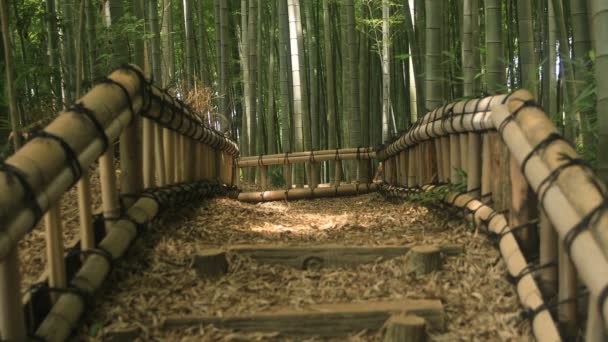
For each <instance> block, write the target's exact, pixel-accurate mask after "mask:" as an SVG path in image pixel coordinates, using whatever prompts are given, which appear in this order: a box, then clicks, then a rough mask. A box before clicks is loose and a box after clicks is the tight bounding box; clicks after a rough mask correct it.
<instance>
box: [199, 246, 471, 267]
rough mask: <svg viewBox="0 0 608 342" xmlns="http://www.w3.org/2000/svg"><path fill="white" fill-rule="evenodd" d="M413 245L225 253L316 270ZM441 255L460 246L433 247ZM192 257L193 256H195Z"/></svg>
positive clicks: (379, 258)
mask: <svg viewBox="0 0 608 342" xmlns="http://www.w3.org/2000/svg"><path fill="white" fill-rule="evenodd" d="M413 246H414V245H407V246H343V245H310V246H284V245H233V246H227V247H225V248H224V250H226V251H230V252H233V253H238V254H241V255H246V256H248V257H250V258H252V259H254V260H256V261H258V262H261V263H271V264H284V265H289V266H292V267H294V268H298V269H309V268H319V267H352V266H357V265H360V264H366V263H373V262H378V261H385V260H389V259H392V258H395V257H398V256H402V255H405V254H406V253H407V252H408V251H409V250H410V249H411V248H412V247H413ZM437 247H438V248H439V250H440V251H441V252H442V253H443V254H444V255H450V256H451V255H458V254H460V253H462V252H463V251H464V248H463V247H462V245H457V244H443V245H439V246H437ZM195 258H196V257H195Z"/></svg>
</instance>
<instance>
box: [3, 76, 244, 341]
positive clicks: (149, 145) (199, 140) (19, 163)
mask: <svg viewBox="0 0 608 342" xmlns="http://www.w3.org/2000/svg"><path fill="white" fill-rule="evenodd" d="M142 121H143V122H142ZM165 133H166V134H165ZM140 137H141V138H140ZM165 138H167V139H165ZM116 142H119V148H120V173H118V172H117V169H116V163H115V160H114V157H115V143H116ZM142 151H143V155H142ZM175 152H177V153H175ZM238 153H239V152H238V148H237V146H236V144H235V143H234V142H232V141H231V140H229V139H228V138H227V137H226V136H224V135H223V134H221V133H220V132H217V131H216V130H214V129H212V128H210V127H209V126H207V125H206V124H205V123H204V122H203V121H202V120H201V119H200V116H199V115H197V114H196V113H194V112H193V111H192V110H191V109H190V108H188V107H187V106H186V105H185V104H183V103H182V102H181V101H179V100H177V99H176V98H174V97H172V96H171V95H169V94H168V93H166V92H165V91H163V90H161V89H160V88H158V87H156V86H154V85H153V84H151V83H150V82H149V81H148V80H147V79H146V78H145V77H144V75H143V74H142V72H141V71H140V70H139V69H138V68H137V67H135V66H130V65H126V66H123V67H121V68H119V69H117V70H116V71H114V72H112V73H111V74H110V76H109V77H107V78H106V79H103V80H102V81H101V82H100V83H99V84H97V85H96V86H94V87H93V88H92V89H91V90H90V91H89V92H88V93H87V94H85V95H84V96H83V97H82V98H80V99H79V100H78V101H77V102H76V104H75V105H74V106H72V107H71V108H69V109H68V110H66V111H64V112H63V113H61V115H59V116H58V117H57V118H56V119H54V120H53V121H52V122H51V123H50V124H49V125H48V126H46V127H45V128H44V129H43V130H41V131H39V132H36V133H33V134H32V135H31V139H30V141H29V142H28V143H27V144H25V145H24V146H23V147H22V148H21V149H20V150H19V151H17V152H16V153H15V154H13V155H12V156H10V157H9V158H8V159H6V160H5V161H0V226H1V227H2V228H3V229H2V230H0V338H1V339H3V340H10V341H13V340H15V341H21V340H25V339H26V338H27V337H26V336H27V332H26V326H25V324H24V320H23V317H24V315H23V308H22V303H21V283H20V282H21V280H20V271H19V258H18V255H17V250H16V246H17V243H18V242H19V240H20V239H21V238H23V236H24V235H25V234H27V233H28V232H29V231H30V230H31V229H33V227H34V226H35V225H36V223H37V222H38V221H39V220H40V218H42V216H45V225H46V229H47V234H46V236H47V259H48V260H47V265H48V266H47V270H46V271H45V272H46V273H47V274H48V275H49V277H48V284H47V285H48V286H49V287H51V288H58V289H60V290H61V289H64V290H65V289H66V288H67V291H68V292H69V291H72V290H74V289H73V288H72V287H73V286H77V285H74V284H77V283H78V282H77V280H75V279H76V278H75V279H73V280H72V281H71V282H70V281H69V279H67V275H66V272H65V261H64V258H63V257H64V255H63V254H64V253H63V251H64V242H63V241H62V234H61V230H62V226H63V220H62V218H61V211H60V209H59V208H60V207H59V201H60V199H61V197H62V196H63V194H64V193H65V192H66V191H67V190H68V189H69V188H70V187H72V186H73V185H74V184H75V183H76V182H78V189H79V199H78V203H79V210H80V222H81V224H82V226H81V247H82V252H87V253H88V254H87V257H86V262H85V266H83V269H87V267H88V268H89V271H90V266H87V265H88V264H87V263H88V262H89V260H95V259H99V257H100V256H99V254H101V255H102V257H103V254H106V255H107V253H106V252H107V250H105V249H104V248H105V247H108V246H102V245H100V246H95V238H94V232H93V225H92V218H91V208H90V206H91V200H90V198H91V187H90V185H89V183H88V181H89V180H88V171H89V167H90V166H91V165H92V164H93V163H94V162H95V161H96V160H99V174H100V179H101V197H102V208H103V219H104V226H105V234H106V238H108V237H111V238H112V239H113V238H114V237H115V236H118V235H120V234H123V235H124V234H125V233H128V229H127V231H125V232H122V233H118V231H120V229H116V228H117V227H121V226H124V225H125V223H124V222H123V221H124V219H125V218H127V220H128V217H125V216H124V213H127V212H128V211H127V210H136V211H138V212H134V213H133V215H141V210H143V209H141V210H140V209H138V207H137V206H135V207H131V205H132V204H133V203H135V200H136V199H137V198H138V196H140V195H141V194H142V191H143V190H144V189H146V188H148V189H150V188H154V187H157V186H169V185H171V184H178V183H192V182H195V181H206V182H219V183H220V184H226V185H227V186H231V185H232V184H233V182H234V175H235V170H236V158H237V157H238ZM165 156H167V158H165ZM169 157H170V158H169ZM168 170H171V171H174V172H165V171H168ZM83 176H84V177H83ZM169 176H171V178H170V177H169ZM119 185H120V186H119ZM186 190H192V193H191V194H189V195H188V194H186V195H182V197H183V196H185V197H186V198H189V199H191V200H194V199H196V198H197V197H196V194H197V192H196V191H195V189H190V188H188V189H186ZM160 193H161V194H162V193H163V191H160ZM151 194H155V193H149V192H146V193H145V196H151ZM177 199H179V197H178V198H177ZM167 200H169V201H174V200H176V198H175V194H173V193H172V195H171V196H168V197H167V198H166V199H158V198H156V197H154V201H156V202H158V203H166V201H167ZM140 201H141V199H140ZM145 202H146V201H145V199H144V203H140V204H141V205H143V206H144V207H145V208H148V209H150V207H149V206H150V204H149V203H148V204H145ZM148 202H150V200H149V199H148ZM138 203H139V202H138ZM136 204H137V203H136ZM133 208H135V209H133ZM148 209H146V210H148ZM150 210H152V209H150ZM154 210H157V209H154ZM129 212H130V211H129ZM121 222H123V223H121ZM121 238H122V239H123V240H121V241H119V242H117V243H118V245H121V244H124V242H125V241H128V239H126V237H125V236H122V237H121ZM104 241H106V240H104ZM125 246H126V245H125ZM100 248H101V249H100ZM108 248H110V249H111V248H113V247H108ZM90 251H95V253H93V254H95V255H89V254H90ZM119 254H120V253H119ZM119 254H116V253H112V255H113V256H118V255H119ZM97 263H99V262H97ZM98 266H99V267H101V266H100V265H97V266H96V267H98ZM103 269H104V268H103V267H102V268H101V269H100V270H103ZM89 271H87V272H89ZM100 272H101V271H100ZM101 273H103V272H101ZM101 273H98V274H96V275H94V277H99V274H101ZM78 277H79V276H78V275H77V278H78ZM92 279H95V281H98V280H99V279H101V278H92ZM92 284H96V283H95V282H93V283H92ZM87 286H88V285H87ZM85 290H86V291H88V292H87V293H89V292H91V293H92V288H87V287H85ZM89 290H91V291H89ZM74 291H76V292H78V291H79V290H78V289H76V290H74ZM62 298H64V296H63V295H61V296H59V295H57V293H54V294H53V298H52V300H53V301H54V302H55V301H57V302H59V301H62ZM69 303H72V302H69ZM70 305H71V304H70ZM68 306H69V305H68ZM81 309H82V308H81V307H78V306H77V307H76V309H74V310H75V311H74V312H80V311H81ZM70 310H71V309H70ZM68 316H69V315H68ZM69 317H70V318H69V319H70V320H71V321H70V322H75V320H72V318H73V317H75V316H69ZM50 319H56V318H50ZM57 324H58V325H61V324H63V323H56V324H53V329H56V325H57ZM30 328H32V327H30ZM69 328H70V329H71V328H72V327H71V324H70V327H69ZM58 329H60V330H61V329H62V328H58ZM66 329H67V328H66ZM64 330H65V329H64ZM66 334H67V333H65V332H64V331H60V332H48V331H46V332H44V335H48V336H51V337H52V338H50V340H55V339H54V336H62V337H63V336H67V335H66ZM57 340H61V338H59V339H57Z"/></svg>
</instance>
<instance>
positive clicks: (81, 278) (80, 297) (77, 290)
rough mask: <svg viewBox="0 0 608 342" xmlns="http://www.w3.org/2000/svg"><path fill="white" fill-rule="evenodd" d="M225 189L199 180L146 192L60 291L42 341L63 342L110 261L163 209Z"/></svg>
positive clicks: (40, 332)
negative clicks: (66, 288) (65, 289)
mask: <svg viewBox="0 0 608 342" xmlns="http://www.w3.org/2000/svg"><path fill="white" fill-rule="evenodd" d="M226 191H227V188H226V187H225V186H222V185H220V184H219V183H218V182H209V181H199V182H195V183H185V184H176V185H171V186H167V187H164V188H156V189H151V190H149V191H146V192H144V193H143V194H142V196H141V197H139V198H138V199H137V201H136V202H135V204H134V205H133V206H132V207H131V208H129V210H128V211H127V213H126V215H125V217H124V218H123V219H120V220H119V221H117V222H116V223H115V225H114V229H112V230H111V231H110V232H109V233H108V235H106V237H105V238H104V239H103V240H102V241H101V242H100V243H99V246H98V247H97V248H98V249H99V250H103V251H105V252H107V253H108V254H107V256H104V255H101V254H91V255H90V256H89V257H87V259H86V261H85V262H84V263H83V265H82V266H81V268H80V270H79V271H78V273H76V275H75V276H74V278H73V279H72V281H71V288H72V289H73V291H71V292H68V293H64V294H61V296H60V297H59V298H58V300H57V301H56V303H55V305H54V306H53V308H52V309H51V311H50V312H49V314H48V315H47V317H46V319H45V320H44V321H43V322H42V324H41V325H40V327H39V328H38V330H37V331H36V337H38V338H42V339H43V340H44V341H64V340H66V339H67V338H68V337H69V335H70V333H71V332H72V329H73V327H74V326H75V325H76V323H77V322H78V320H79V319H80V317H81V316H82V314H83V313H84V311H85V308H86V305H87V304H88V303H87V298H88V297H90V296H93V295H94V294H95V292H96V291H97V290H99V288H100V287H101V285H102V283H103V281H104V279H106V278H107V276H108V274H109V272H110V270H111V266H112V263H113V262H114V261H115V260H116V259H118V258H120V257H122V256H123V255H124V254H125V252H126V251H127V249H128V248H129V246H130V245H131V243H132V242H133V240H134V239H135V238H136V236H137V235H138V232H141V231H142V230H143V229H144V228H145V226H146V225H148V224H149V223H151V222H152V221H153V220H154V219H155V218H156V217H158V215H159V214H160V212H161V211H162V210H166V209H169V208H178V207H179V206H180V205H184V204H188V203H191V202H192V201H197V200H202V199H205V198H210V197H213V196H217V195H220V194H225V193H226Z"/></svg>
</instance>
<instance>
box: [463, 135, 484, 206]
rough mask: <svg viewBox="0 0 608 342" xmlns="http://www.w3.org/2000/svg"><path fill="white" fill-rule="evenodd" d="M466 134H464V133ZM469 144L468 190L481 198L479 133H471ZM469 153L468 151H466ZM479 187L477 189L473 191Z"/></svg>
mask: <svg viewBox="0 0 608 342" xmlns="http://www.w3.org/2000/svg"><path fill="white" fill-rule="evenodd" d="M463 135H464V134H463ZM467 143H468V144H469V146H468V147H467V148H466V149H465V150H468V151H467V152H468V158H467V163H468V165H467V191H469V192H470V194H471V196H473V197H476V198H479V195H480V194H481V191H480V190H481V189H480V188H481V151H480V149H481V146H480V145H481V137H480V135H479V134H478V133H469V137H468V139H467ZM465 154H467V153H465ZM475 189H478V190H476V191H473V190H475Z"/></svg>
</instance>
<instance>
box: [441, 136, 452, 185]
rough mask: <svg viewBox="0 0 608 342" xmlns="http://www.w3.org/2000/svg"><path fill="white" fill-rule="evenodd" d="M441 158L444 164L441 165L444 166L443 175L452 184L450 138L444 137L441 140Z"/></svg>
mask: <svg viewBox="0 0 608 342" xmlns="http://www.w3.org/2000/svg"><path fill="white" fill-rule="evenodd" d="M440 141H441V154H442V156H441V158H442V162H441V165H442V166H443V174H444V177H445V180H446V182H451V181H452V179H451V177H452V170H451V167H452V161H451V159H450V152H451V150H450V138H449V137H447V136H446V137H442V138H441V140H440Z"/></svg>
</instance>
